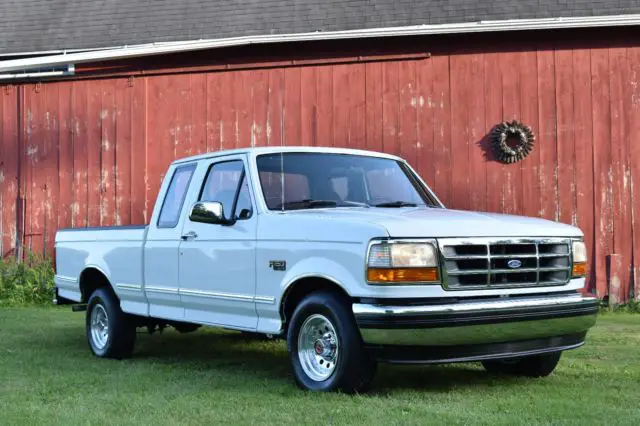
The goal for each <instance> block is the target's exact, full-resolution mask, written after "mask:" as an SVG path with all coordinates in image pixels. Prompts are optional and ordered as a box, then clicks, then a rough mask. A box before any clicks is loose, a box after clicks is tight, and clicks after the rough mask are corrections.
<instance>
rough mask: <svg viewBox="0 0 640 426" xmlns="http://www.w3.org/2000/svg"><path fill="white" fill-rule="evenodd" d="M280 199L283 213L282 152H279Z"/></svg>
mask: <svg viewBox="0 0 640 426" xmlns="http://www.w3.org/2000/svg"><path fill="white" fill-rule="evenodd" d="M280 198H281V200H280V208H281V209H282V213H284V155H283V152H282V151H280Z"/></svg>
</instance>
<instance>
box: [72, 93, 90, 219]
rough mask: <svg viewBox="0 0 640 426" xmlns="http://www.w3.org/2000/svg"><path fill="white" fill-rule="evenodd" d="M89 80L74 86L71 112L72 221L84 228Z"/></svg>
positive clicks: (86, 215)
mask: <svg viewBox="0 0 640 426" xmlns="http://www.w3.org/2000/svg"><path fill="white" fill-rule="evenodd" d="M87 101H88V95H87V82H86V81H76V82H74V83H73V86H72V99H71V103H72V106H71V114H72V116H73V117H72V126H73V129H72V133H71V137H72V139H73V141H72V144H73V205H72V209H71V213H72V214H71V223H72V226H73V227H74V228H84V227H86V226H87V223H88V210H87V207H88V205H89V195H88V193H89V191H88V176H89V157H88V153H89V149H88V145H89V135H88V128H87V126H88V120H87V113H88V106H87Z"/></svg>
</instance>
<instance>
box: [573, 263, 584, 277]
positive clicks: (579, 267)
mask: <svg viewBox="0 0 640 426" xmlns="http://www.w3.org/2000/svg"><path fill="white" fill-rule="evenodd" d="M586 275H587V262H575V263H574V264H573V270H572V271H571V276H572V277H573V278H577V277H584V276H586Z"/></svg>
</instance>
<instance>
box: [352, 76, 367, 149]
mask: <svg viewBox="0 0 640 426" xmlns="http://www.w3.org/2000/svg"><path fill="white" fill-rule="evenodd" d="M365 70H366V69H365V65H364V64H351V65H350V66H349V146H350V147H352V148H356V149H365V148H366V146H367V141H366V107H365V103H366V96H367V95H366V87H365V84H366V79H365V75H366V71H365Z"/></svg>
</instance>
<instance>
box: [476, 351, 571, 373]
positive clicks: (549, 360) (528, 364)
mask: <svg viewBox="0 0 640 426" xmlns="http://www.w3.org/2000/svg"><path fill="white" fill-rule="evenodd" d="M561 355H562V352H553V353H549V354H541V355H532V356H528V357H524V358H516V359H504V360H494V361H483V362H482V365H483V366H484V368H485V369H486V370H487V371H488V372H490V373H497V374H511V375H514V376H525V377H546V376H548V375H549V374H551V373H552V372H553V370H555V368H556V366H557V365H558V362H559V361H560V356H561Z"/></svg>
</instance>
